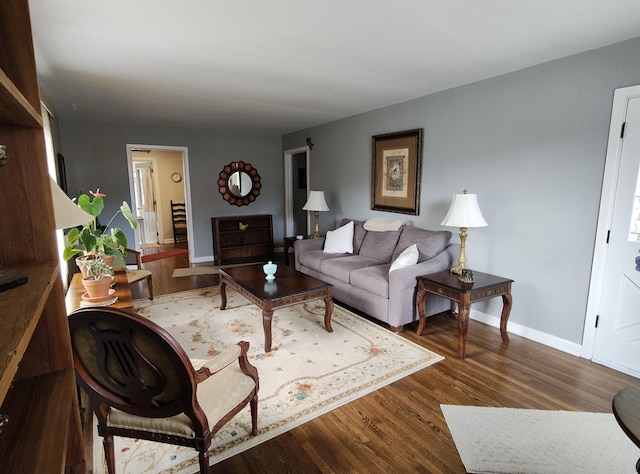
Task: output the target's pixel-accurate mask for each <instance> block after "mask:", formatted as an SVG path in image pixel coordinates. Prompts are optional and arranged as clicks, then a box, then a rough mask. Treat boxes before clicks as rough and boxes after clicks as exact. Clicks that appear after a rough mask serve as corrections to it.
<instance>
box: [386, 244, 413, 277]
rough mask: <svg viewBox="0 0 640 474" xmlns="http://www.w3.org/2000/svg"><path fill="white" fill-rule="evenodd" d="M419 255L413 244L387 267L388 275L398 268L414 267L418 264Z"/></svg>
mask: <svg viewBox="0 0 640 474" xmlns="http://www.w3.org/2000/svg"><path fill="white" fill-rule="evenodd" d="M419 256H420V253H419V252H418V246H417V245H416V244H413V245H411V246H409V247H407V248H406V249H404V250H403V251H402V253H401V254H400V255H398V258H396V259H395V260H394V261H393V263H392V264H391V266H390V267H389V273H391V272H392V271H394V270H397V269H398V268H403V267H408V266H409V265H415V264H416V263H418V257H419Z"/></svg>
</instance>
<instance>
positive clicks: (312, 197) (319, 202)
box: [302, 191, 329, 239]
mask: <svg viewBox="0 0 640 474" xmlns="http://www.w3.org/2000/svg"><path fill="white" fill-rule="evenodd" d="M302 210H303V211H313V215H314V216H315V219H316V230H315V232H314V234H313V235H312V236H311V237H312V238H314V239H317V238H318V237H320V232H319V230H318V217H319V215H320V212H321V211H328V210H329V206H327V201H326V200H325V199H324V191H310V192H309V198H308V199H307V202H306V203H305V205H304V207H303V208H302Z"/></svg>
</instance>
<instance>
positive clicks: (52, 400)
mask: <svg viewBox="0 0 640 474" xmlns="http://www.w3.org/2000/svg"><path fill="white" fill-rule="evenodd" d="M40 110H41V107H40V92H39V90H38V79H37V75H36V65H35V57H34V53H33V42H32V38H31V26H30V18H29V2H28V0H2V1H1V2H0V145H4V146H6V155H7V160H6V164H4V166H0V197H1V198H2V202H3V204H4V205H3V209H2V219H0V241H2V245H0V264H1V265H2V266H3V267H7V268H14V269H15V270H17V272H18V273H19V274H21V275H25V276H27V277H28V281H27V283H26V284H24V285H22V286H19V287H17V288H13V289H10V290H8V291H5V292H2V293H0V315H1V317H0V404H1V407H0V413H2V414H6V415H8V417H9V422H8V424H7V425H6V426H5V427H4V428H3V430H2V434H0V473H5V472H7V473H9V472H11V473H15V472H63V471H65V470H66V471H67V472H78V473H79V472H86V467H85V465H84V453H83V443H82V437H81V428H80V416H79V409H78V400H77V395H76V388H75V378H74V370H73V358H72V354H71V341H70V337H69V326H68V322H67V313H66V309H65V304H64V288H63V285H62V279H61V277H60V270H59V263H58V249H57V246H56V234H55V223H54V217H53V204H52V198H51V185H50V180H49V174H48V171H47V169H48V168H47V158H46V151H45V143H44V132H43V126H42V123H43V122H42V117H41V112H40Z"/></svg>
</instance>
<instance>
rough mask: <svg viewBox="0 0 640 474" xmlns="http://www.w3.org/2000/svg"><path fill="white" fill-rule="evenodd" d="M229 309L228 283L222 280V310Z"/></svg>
mask: <svg viewBox="0 0 640 474" xmlns="http://www.w3.org/2000/svg"><path fill="white" fill-rule="evenodd" d="M226 307H227V282H226V281H225V280H224V279H222V278H220V309H221V310H222V309H225V308H226Z"/></svg>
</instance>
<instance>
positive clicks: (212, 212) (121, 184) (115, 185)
mask: <svg viewBox="0 0 640 474" xmlns="http://www.w3.org/2000/svg"><path fill="white" fill-rule="evenodd" d="M57 122H58V123H57V124H56V130H57V136H58V143H57V144H56V148H57V151H59V152H61V153H62V154H63V155H64V157H65V164H66V170H67V181H68V188H69V194H70V195H71V196H75V195H77V194H78V193H79V191H83V192H87V191H89V190H95V189H96V188H98V187H99V188H100V190H101V191H103V192H105V193H106V194H107V197H106V198H105V210H104V211H103V213H102V216H104V219H101V222H102V221H103V220H105V222H103V223H104V224H106V220H108V219H109V218H110V217H111V216H112V215H113V214H114V213H115V212H116V211H117V210H118V208H119V204H120V203H121V202H122V201H123V200H126V201H127V202H128V203H129V204H131V198H130V194H129V182H128V174H127V173H128V171H127V156H126V145H127V144H146V145H166V146H169V145H170V146H184V147H187V148H188V153H189V167H190V169H189V172H190V177H191V206H192V215H193V230H194V235H193V240H192V241H193V242H194V245H193V247H194V248H193V250H194V255H195V258H196V260H197V261H198V260H207V259H210V258H211V257H212V255H213V247H212V237H211V217H214V216H230V215H243V214H244V215H246V214H273V220H274V223H273V225H274V234H275V237H276V239H278V240H281V239H282V234H283V227H284V221H283V212H284V211H283V208H284V204H283V202H284V201H283V193H282V188H283V171H282V161H283V158H282V150H281V143H280V137H279V136H274V135H261V134H252V133H240V132H222V131H209V130H206V131H198V130H184V129H182V130H181V129H175V128H160V127H151V126H140V125H130V124H112V123H95V122H94V123H92V122H86V121H75V120H65V119H64V118H62V119H59V120H58V121H57ZM232 161H245V162H248V163H251V165H253V167H254V168H256V169H257V171H258V173H259V174H260V177H261V180H262V189H261V191H260V195H259V196H258V198H257V199H256V201H255V202H253V203H251V204H250V205H249V206H242V207H238V206H235V205H234V206H232V205H230V204H228V203H227V202H226V201H224V200H223V199H222V196H221V195H220V193H219V192H218V185H217V181H218V175H219V173H220V171H221V170H222V168H223V167H224V166H225V165H226V164H228V163H230V162H232ZM118 225H120V226H122V227H123V230H124V231H125V232H126V233H127V237H128V239H129V241H130V242H133V231H132V230H131V229H130V228H129V227H128V226H127V224H126V222H125V221H124V220H122V219H120V220H119V221H118Z"/></svg>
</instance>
